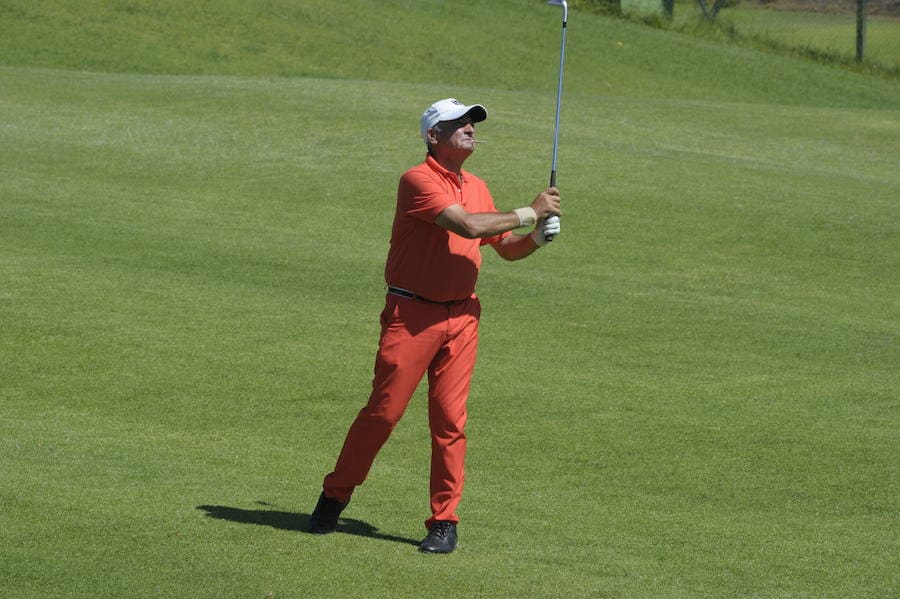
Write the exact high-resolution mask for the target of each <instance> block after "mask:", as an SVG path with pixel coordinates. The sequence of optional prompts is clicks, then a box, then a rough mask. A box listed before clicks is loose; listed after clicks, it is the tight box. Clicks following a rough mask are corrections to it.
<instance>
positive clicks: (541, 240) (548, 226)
mask: <svg viewBox="0 0 900 599" xmlns="http://www.w3.org/2000/svg"><path fill="white" fill-rule="evenodd" d="M557 235H559V217H558V216H551V217H550V218H547V219H544V220H540V221H538V224H537V226H536V227H535V228H534V231H532V232H531V238H532V239H534V242H535V243H536V244H538V245H539V246H542V245H547V242H548V241H550V240H552V239H553V238H554V237H556V236H557Z"/></svg>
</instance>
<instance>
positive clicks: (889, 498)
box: [0, 0, 900, 599]
mask: <svg viewBox="0 0 900 599" xmlns="http://www.w3.org/2000/svg"><path fill="white" fill-rule="evenodd" d="M73 6H74V3H70V2H65V1H63V0H52V1H50V0H48V1H45V2H40V3H34V2H26V1H25V0H11V1H7V2H2V3H0V174H2V177H0V327H2V335H0V406H2V412H0V414H2V418H0V480H2V481H3V485H2V488H0V596H2V597H16V598H24V599H28V598H35V599H37V598H45V597H67V598H69V597H77V598H95V597H128V598H132V597H208V598H220V597H240V598H243V597H260V598H265V597H360V598H372V597H421V596H428V595H431V594H436V593H442V594H446V595H448V596H450V597H486V598H487V597H492V598H493V597H499V598H506V597H509V598H521V597H623V598H647V599H651V598H652V599H656V598H670V597H673V598H685V599H688V598H696V597H710V598H720V597H784V598H788V597H791V598H794V597H809V598H812V597H815V598H822V597H829V598H832V597H833V598H846V597H859V598H869V597H891V596H896V595H897V594H898V592H900V575H898V571H900V570H898V568H897V556H898V555H900V523H898V518H897V516H898V513H900V499H898V489H900V468H898V465H897V464H898V450H897V448H898V447H900V404H898V395H900V393H898V392H900V370H898V364H900V303H898V298H900V206H898V199H900V169H898V163H900V82H898V81H897V80H896V79H890V78H882V77H874V76H866V75H864V74H859V73H852V72H848V71H846V70H842V69H839V68H834V67H827V66H823V65H820V64H815V63H811V62H807V61H804V60H801V59H797V58H792V57H786V56H780V55H777V54H773V53H766V52H757V51H754V50H751V49H747V48H740V47H735V46H728V45H720V44H717V43H715V42H712V41H709V40H701V39H696V38H693V37H690V36H687V35H683V34H678V33H674V32H666V31H660V30H655V29H652V28H646V27H642V26H640V25H637V24H634V23H629V22H625V21H619V20H615V19H608V18H604V17H602V16H600V15H593V14H584V13H580V12H575V11H573V12H572V14H570V19H569V31H568V35H569V42H568V43H569V46H568V47H567V54H568V60H567V65H566V73H565V84H566V88H565V89H566V93H565V96H564V100H563V111H562V132H561V137H560V162H559V186H560V188H561V193H562V198H563V210H564V218H563V232H562V234H561V236H560V237H559V239H558V240H556V241H554V242H553V243H552V244H551V245H550V246H549V247H547V248H546V249H543V250H541V252H540V253H539V254H537V255H535V256H534V257H532V258H531V259H529V260H526V261H523V262H521V263H504V262H503V261H502V260H500V259H499V258H498V257H497V256H496V255H494V253H493V252H492V251H491V250H490V249H486V250H485V252H484V255H485V263H484V266H483V269H482V274H481V278H480V282H479V295H480V297H481V299H482V302H483V305H484V315H483V318H482V329H481V347H480V351H479V365H478V368H477V371H476V377H475V381H474V385H473V391H472V396H471V398H470V415H469V416H470V419H469V427H468V433H469V459H468V466H467V483H466V484H467V486H466V492H465V495H464V498H463V502H462V504H461V506H460V512H461V516H462V522H461V524H460V548H459V549H458V550H457V551H456V552H455V553H454V554H452V555H449V556H424V555H421V554H419V553H418V552H417V551H416V546H415V544H416V543H417V542H418V541H419V540H420V539H421V538H422V536H423V535H424V533H425V529H424V527H423V525H422V522H423V520H424V519H425V518H426V517H427V516H428V513H427V510H428V492H427V491H428V490H427V480H428V467H429V462H428V448H429V439H428V432H427V415H426V406H425V405H424V404H425V402H424V401H423V399H424V394H423V391H424V389H420V390H419V392H418V394H417V396H416V398H414V400H413V402H412V403H411V405H410V408H409V410H408V412H407V414H406V416H405V418H404V420H403V421H402V422H401V423H400V426H399V427H398V428H397V430H396V431H395V433H394V435H393V437H392V438H391V440H390V441H389V442H388V444H387V445H386V446H385V448H384V450H383V451H382V453H381V454H380V455H379V458H378V460H377V461H376V463H375V467H374V469H373V471H372V474H371V477H370V480H368V481H367V482H366V484H365V485H363V486H362V487H361V488H360V489H359V491H358V493H357V494H356V496H354V499H353V503H352V504H351V505H350V507H349V508H348V510H347V511H346V512H345V514H344V515H345V517H346V518H345V520H344V521H343V523H342V524H341V526H340V528H339V530H340V532H339V533H337V534H334V535H330V536H327V537H316V536H312V535H309V534H307V533H305V532H304V529H305V527H306V524H307V522H308V518H309V513H310V511H311V510H312V508H313V506H314V504H315V500H316V497H317V495H318V492H319V490H320V485H321V479H322V476H323V475H324V474H326V473H327V472H328V471H329V470H330V468H331V467H332V465H333V463H334V459H335V457H336V456H337V452H338V450H339V449H340V446H341V443H342V441H343V435H344V433H345V432H346V428H347V426H348V425H349V423H350V422H351V420H352V419H353V417H354V416H355V414H356V412H357V410H358V409H359V408H360V407H361V406H362V404H363V402H364V401H365V399H366V397H367V394H368V389H369V385H370V377H371V372H372V360H373V358H374V351H375V347H376V343H377V335H378V314H379V311H380V310H381V307H382V304H383V280H382V269H383V265H384V257H385V255H386V251H387V247H388V240H389V235H390V227H391V221H392V217H393V207H394V200H395V191H396V184H397V179H398V177H399V175H400V174H401V173H402V172H403V170H404V169H406V168H407V167H409V166H411V165H413V164H415V163H416V162H418V161H420V160H421V159H422V158H423V156H424V148H423V146H422V144H421V140H420V139H419V138H418V136H417V132H418V117H419V115H420V114H421V112H422V110H424V108H425V107H426V106H427V105H428V104H430V103H431V102H432V101H433V100H436V99H439V98H442V97H447V96H455V97H458V98H460V99H461V100H462V101H464V102H467V103H471V102H480V103H483V104H484V105H485V106H486V107H487V108H488V111H489V112H490V118H489V119H488V120H487V121H486V122H485V123H483V124H480V125H479V127H478V135H479V137H480V138H482V139H485V140H487V141H488V143H487V144H484V145H483V146H480V147H479V149H478V152H477V153H476V154H475V155H474V156H473V157H472V158H470V160H469V162H467V167H468V168H469V170H471V171H473V172H475V173H476V174H478V175H480V176H481V177H483V178H484V179H486V180H487V182H488V184H489V185H490V187H491V190H492V193H493V195H494V198H495V200H496V202H497V204H498V206H499V207H500V208H501V209H504V210H506V209H512V208H515V207H518V206H521V205H524V204H526V203H527V202H529V201H530V200H531V199H532V197H533V196H534V195H535V194H536V193H537V192H538V191H539V190H540V189H541V188H542V187H543V186H545V185H546V182H547V178H548V175H549V163H550V145H551V141H552V132H553V109H554V101H555V85H556V79H555V77H556V69H557V66H558V51H559V46H558V44H559V17H560V15H559V12H560V11H559V9H555V8H550V7H546V6H544V3H543V2H542V1H541V0H535V1H533V2H532V1H526V0H492V1H491V2H489V3H488V2H480V1H477V0H459V1H455V2H448V1H438V0H435V1H424V0H423V1H415V0H391V1H384V2H378V3H373V2H368V1H366V0H352V1H347V2H340V3H329V2H324V1H312V0H310V1H304V2H295V1H291V0H253V1H249V0H246V1H241V2H239V1H237V0H228V1H222V2H210V1H202V0H183V1H180V2H175V1H174V0H172V1H166V0H155V1H151V0H141V1H139V0H117V1H115V2H101V1H99V0H91V1H84V2H79V3H78V7H79V8H78V10H75V9H74V8H73ZM435 32H438V33H439V37H440V41H435V40H434V38H433V36H434V35H436V34H435ZM447 40H452V43H451V42H448V41H447ZM447 46H452V47H453V51H452V52H448V51H446V49H445V47H447Z"/></svg>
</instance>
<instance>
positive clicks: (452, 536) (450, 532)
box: [419, 520, 456, 553]
mask: <svg viewBox="0 0 900 599" xmlns="http://www.w3.org/2000/svg"><path fill="white" fill-rule="evenodd" d="M454 549H456V522H447V521H446V520H438V521H437V522H435V523H434V524H432V525H431V528H430V529H429V530H428V536H427V537H425V540H423V541H422V543H421V544H420V545H419V551H421V552H423V553H450V552H451V551H453V550H454Z"/></svg>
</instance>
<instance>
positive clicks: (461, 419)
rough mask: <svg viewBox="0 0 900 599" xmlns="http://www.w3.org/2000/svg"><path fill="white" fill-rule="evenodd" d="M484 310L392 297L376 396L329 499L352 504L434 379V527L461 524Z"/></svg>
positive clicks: (473, 302)
mask: <svg viewBox="0 0 900 599" xmlns="http://www.w3.org/2000/svg"><path fill="white" fill-rule="evenodd" d="M480 316H481V304H480V303H479V301H478V299H477V298H476V297H475V296H474V295H473V296H472V297H471V298H469V299H467V300H464V301H462V302H459V303H454V304H450V305H444V304H434V303H428V302H424V301H421V300H414V299H407V298H404V297H398V296H396V295H392V294H388V296H387V298H386V301H385V308H384V311H383V312H382V313H381V339H380V342H379V347H378V354H377V355H376V358H375V376H374V378H373V380H372V394H371V395H370V396H369V401H368V403H367V404H366V406H365V407H364V408H363V409H362V410H360V412H359V414H358V415H357V416H356V420H354V421H353V424H352V425H351V426H350V430H349V431H348V432H347V437H346V439H345V440H344V446H343V448H342V449H341V453H340V456H339V457H338V459H337V463H336V465H335V467H334V471H333V472H331V473H330V474H329V475H328V476H326V477H325V481H324V484H323V490H324V492H325V495H327V496H329V497H332V498H335V499H337V500H338V501H342V502H346V501H348V500H349V499H350V496H351V495H352V494H353V490H354V489H355V488H356V487H357V486H359V485H360V484H362V482H363V481H364V480H365V479H366V477H367V476H368V474H369V470H370V469H371V467H372V463H373V462H374V460H375V456H376V455H377V454H378V451H379V450H380V449H381V447H382V446H383V445H384V443H385V442H386V441H387V439H388V437H389V436H390V435H391V432H392V431H393V430H394V427H395V426H396V425H397V423H398V422H399V421H400V418H401V417H402V416H403V413H404V412H405V411H406V406H407V405H408V404H409V400H410V398H411V397H412V395H413V393H414V392H415V390H416V387H417V386H418V385H419V382H420V381H421V380H422V378H423V377H424V376H425V374H426V373H427V374H428V424H429V428H430V431H431V482H430V491H431V514H432V515H431V517H430V518H429V519H428V520H426V521H425V526H426V527H429V528H430V527H431V524H432V523H433V522H434V521H435V520H449V521H451V522H458V521H459V516H458V515H457V513H456V508H457V506H458V505H459V501H460V498H461V497H462V489H463V480H464V478H465V469H464V462H465V456H466V434H465V425H466V400H467V399H468V396H469V386H470V383H471V379H472V372H473V370H474V369H475V358H476V354H477V350H478V320H479V317H480Z"/></svg>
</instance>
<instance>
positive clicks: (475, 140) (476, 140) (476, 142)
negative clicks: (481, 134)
mask: <svg viewBox="0 0 900 599" xmlns="http://www.w3.org/2000/svg"><path fill="white" fill-rule="evenodd" d="M472 143H473V144H486V143H487V141H485V140H483V139H473V140H472Z"/></svg>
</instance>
